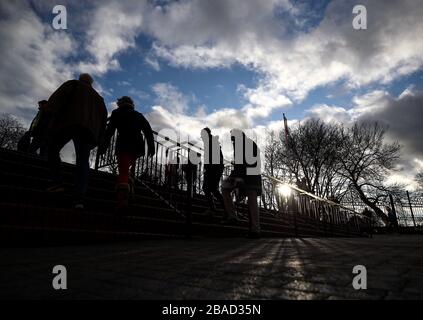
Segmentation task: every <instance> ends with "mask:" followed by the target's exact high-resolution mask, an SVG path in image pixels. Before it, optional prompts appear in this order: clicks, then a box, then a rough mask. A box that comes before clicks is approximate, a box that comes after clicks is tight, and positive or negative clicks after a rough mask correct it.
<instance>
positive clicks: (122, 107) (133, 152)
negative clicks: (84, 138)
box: [99, 96, 155, 209]
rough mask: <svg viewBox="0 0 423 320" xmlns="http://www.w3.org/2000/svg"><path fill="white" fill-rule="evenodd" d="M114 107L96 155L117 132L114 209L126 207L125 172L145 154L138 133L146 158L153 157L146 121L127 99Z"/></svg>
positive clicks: (127, 191)
mask: <svg viewBox="0 0 423 320" xmlns="http://www.w3.org/2000/svg"><path fill="white" fill-rule="evenodd" d="M117 105H118V108H117V109H116V110H114V111H113V112H112V115H111V116H110V119H109V123H108V125H107V129H106V137H105V141H104V144H102V146H101V147H100V149H99V153H100V154H102V153H104V152H106V150H107V148H108V146H109V145H110V140H111V138H112V136H113V135H114V134H115V131H116V130H117V132H118V136H117V141H116V149H115V152H116V157H117V159H118V167H119V176H118V179H117V185H116V197H117V202H118V205H117V208H118V209H123V208H125V207H126V206H128V198H129V190H130V185H129V169H130V168H131V167H133V166H134V165H135V162H136V160H137V159H138V158H139V157H141V156H144V155H145V143H144V138H143V136H142V134H141V132H142V133H143V134H144V136H145V139H146V140H147V147H148V156H153V155H154V154H155V148H154V137H153V131H152V129H151V126H150V124H149V123H148V121H147V119H145V117H144V116H143V115H142V114H141V113H140V112H138V111H136V110H135V105H134V102H133V101H132V99H131V98H130V97H126V96H124V97H122V98H120V99H118V101H117Z"/></svg>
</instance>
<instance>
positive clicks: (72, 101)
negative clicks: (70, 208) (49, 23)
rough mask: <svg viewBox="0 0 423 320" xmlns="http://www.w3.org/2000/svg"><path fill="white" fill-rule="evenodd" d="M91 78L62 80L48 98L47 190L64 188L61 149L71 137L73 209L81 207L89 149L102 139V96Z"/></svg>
mask: <svg viewBox="0 0 423 320" xmlns="http://www.w3.org/2000/svg"><path fill="white" fill-rule="evenodd" d="M93 82H94V81H93V79H92V77H91V76H90V75H89V74H81V75H80V77H79V80H70V81H67V82H65V83H64V84H63V85H62V86H60V87H59V88H58V89H57V90H56V91H55V92H54V93H53V94H52V96H51V97H50V99H49V100H48V104H49V109H50V110H51V111H52V120H51V125H50V130H49V134H48V160H49V164H50V167H51V169H52V172H53V180H54V185H53V186H52V187H50V188H49V189H48V191H50V192H59V191H64V186H63V177H62V174H61V170H60V164H61V159H60V151H61V150H62V148H63V147H64V146H65V145H66V144H67V143H68V142H69V141H71V140H72V141H73V144H74V146H75V153H76V185H75V204H74V205H75V208H76V209H83V208H84V196H85V194H86V191H87V186H88V175H89V156H90V152H91V150H92V149H93V148H95V147H96V146H97V145H98V143H99V142H100V141H101V140H102V137H103V135H104V130H105V127H106V121H107V109H106V106H105V104H104V100H103V98H102V97H101V96H100V95H99V94H98V92H97V91H96V90H95V89H94V88H93V87H92V84H93Z"/></svg>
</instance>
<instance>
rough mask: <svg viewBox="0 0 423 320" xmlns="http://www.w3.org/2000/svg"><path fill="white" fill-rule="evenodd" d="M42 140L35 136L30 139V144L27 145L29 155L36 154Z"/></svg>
mask: <svg viewBox="0 0 423 320" xmlns="http://www.w3.org/2000/svg"><path fill="white" fill-rule="evenodd" d="M41 144H42V140H41V137H39V136H35V137H33V138H32V141H31V144H30V145H29V149H28V152H29V153H37V150H38V149H40V148H41Z"/></svg>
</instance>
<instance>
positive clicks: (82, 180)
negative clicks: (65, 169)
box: [73, 136, 92, 201]
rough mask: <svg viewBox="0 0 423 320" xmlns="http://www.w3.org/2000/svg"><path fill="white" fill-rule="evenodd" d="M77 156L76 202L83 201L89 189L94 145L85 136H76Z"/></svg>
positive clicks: (74, 140) (74, 141)
mask: <svg viewBox="0 0 423 320" xmlns="http://www.w3.org/2000/svg"><path fill="white" fill-rule="evenodd" d="M73 143H74V146H75V154H76V181H75V196H76V201H83V199H84V197H85V194H86V193H87V189H88V178H89V173H90V152H91V149H92V144H91V143H90V142H89V140H88V139H86V138H85V137H84V136H76V137H74V139H73Z"/></svg>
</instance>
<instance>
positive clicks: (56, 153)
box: [47, 132, 71, 191]
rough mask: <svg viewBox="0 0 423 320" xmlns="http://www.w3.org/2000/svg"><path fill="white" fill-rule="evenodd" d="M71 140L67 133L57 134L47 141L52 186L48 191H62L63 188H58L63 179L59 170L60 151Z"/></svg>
mask: <svg viewBox="0 0 423 320" xmlns="http://www.w3.org/2000/svg"><path fill="white" fill-rule="evenodd" d="M70 140H71V138H70V136H69V134H68V133H67V132H57V133H55V134H54V135H53V136H52V137H51V138H50V139H49V141H48V155H47V159H48V163H49V167H50V171H51V176H52V180H53V184H54V186H52V187H51V188H49V189H48V190H49V191H56V190H58V191H59V189H60V190H62V189H63V187H62V186H61V187H59V186H60V185H62V184H63V177H62V173H61V170H60V164H61V159H60V150H62V149H63V147H64V146H65V145H66V144H67V143H68V142H69V141H70Z"/></svg>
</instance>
